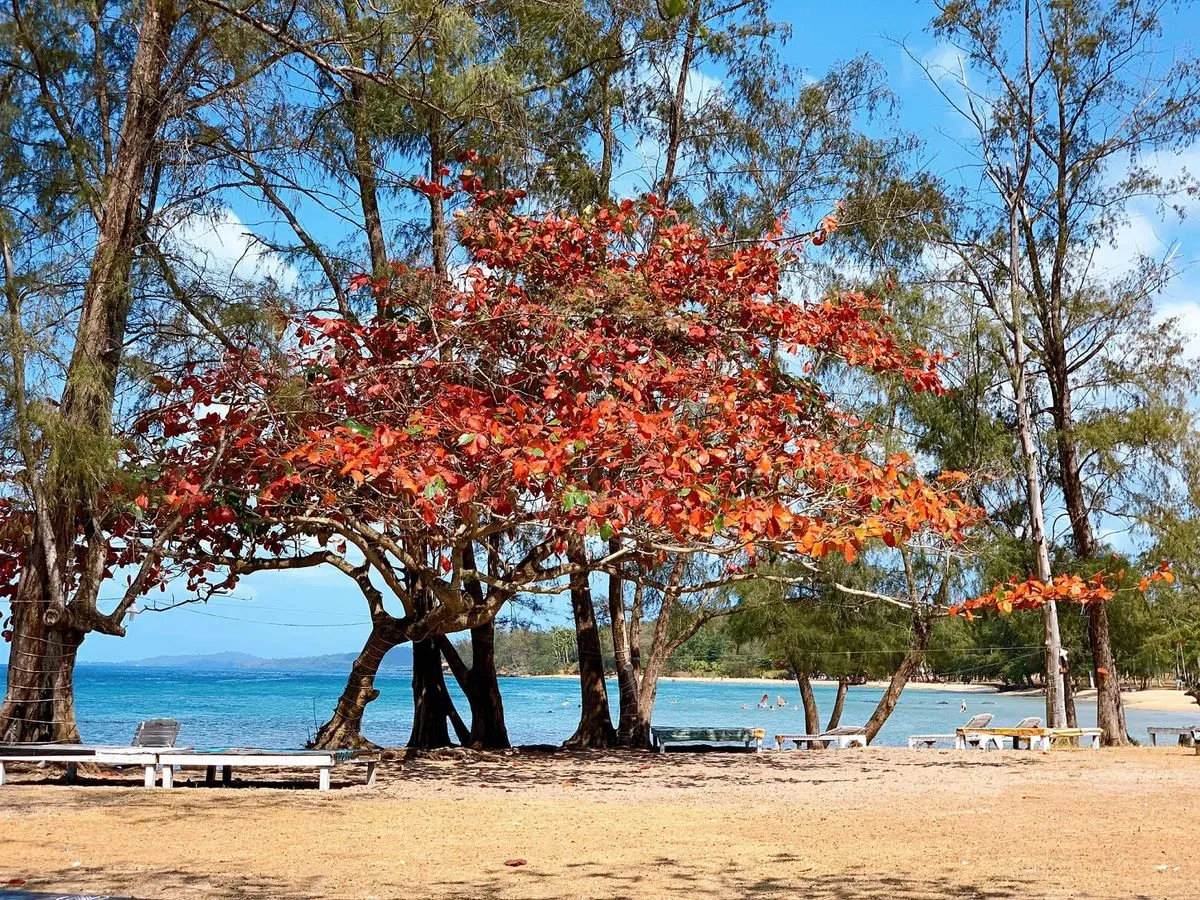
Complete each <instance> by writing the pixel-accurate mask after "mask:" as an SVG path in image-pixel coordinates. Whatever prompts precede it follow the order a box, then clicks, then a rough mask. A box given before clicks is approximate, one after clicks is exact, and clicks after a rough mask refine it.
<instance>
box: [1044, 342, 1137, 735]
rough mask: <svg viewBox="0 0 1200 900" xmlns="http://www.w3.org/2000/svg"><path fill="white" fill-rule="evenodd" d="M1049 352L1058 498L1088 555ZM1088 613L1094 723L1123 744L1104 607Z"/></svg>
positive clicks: (1075, 461) (1088, 526)
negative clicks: (1063, 505)
mask: <svg viewBox="0 0 1200 900" xmlns="http://www.w3.org/2000/svg"><path fill="white" fill-rule="evenodd" d="M1055 349H1056V348H1051V351H1052V353H1051V356H1050V360H1049V362H1050V368H1051V370H1052V371H1051V373H1050V382H1051V405H1052V410H1053V419H1054V430H1055V447H1056V450H1057V452H1058V468H1059V481H1060V482H1061V485H1062V491H1063V502H1064V504H1065V505H1066V507H1067V517H1068V518H1069V519H1070V521H1071V536H1072V540H1073V543H1074V544H1075V554H1076V556H1078V557H1079V558H1080V559H1081V560H1086V559H1093V558H1095V556H1096V555H1097V553H1098V551H1099V546H1098V545H1097V542H1096V535H1095V532H1094V531H1093V530H1092V522H1091V518H1090V517H1089V515H1088V503H1087V495H1086V493H1085V492H1084V487H1083V477H1082V475H1081V472H1080V466H1079V455H1078V452H1077V449H1076V446H1075V439H1074V435H1073V434H1072V432H1073V430H1074V412H1073V410H1072V405H1071V393H1070V391H1071V386H1070V379H1069V376H1068V374H1067V364H1066V359H1065V357H1064V356H1063V354H1062V353H1061V352H1060V353H1055V352H1053V351H1054V350H1055ZM1084 615H1085V616H1087V634H1088V643H1089V645H1090V649H1091V651H1092V674H1093V676H1094V677H1095V679H1096V725H1097V726H1098V727H1099V728H1100V740H1101V743H1102V744H1103V745H1104V746H1105V747H1114V746H1120V745H1124V744H1128V743H1129V742H1130V741H1129V732H1128V730H1127V729H1126V727H1125V709H1124V707H1123V706H1122V704H1121V680H1120V677H1119V676H1118V674H1117V663H1116V660H1115V659H1114V658H1113V653H1112V640H1111V638H1110V636H1109V631H1108V609H1107V608H1106V607H1105V605H1104V604H1103V603H1090V604H1088V606H1087V607H1086V608H1085V610H1084Z"/></svg>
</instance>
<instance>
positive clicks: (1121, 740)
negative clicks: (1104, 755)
mask: <svg viewBox="0 0 1200 900" xmlns="http://www.w3.org/2000/svg"><path fill="white" fill-rule="evenodd" d="M1087 631H1088V642H1089V643H1090V644H1091V648H1092V665H1093V672H1094V673H1095V677H1096V725H1097V727H1099V729H1100V742H1101V744H1103V745H1104V746H1105V747H1119V746H1122V745H1125V744H1128V743H1130V740H1129V730H1128V728H1126V725H1125V706H1124V704H1122V703H1121V681H1120V678H1119V677H1118V676H1117V662H1116V660H1115V659H1114V658H1113V654H1112V641H1111V640H1110V638H1109V633H1108V610H1107V609H1106V608H1105V606H1104V604H1103V603H1091V604H1089V605H1088V608H1087Z"/></svg>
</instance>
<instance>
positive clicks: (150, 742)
mask: <svg viewBox="0 0 1200 900" xmlns="http://www.w3.org/2000/svg"><path fill="white" fill-rule="evenodd" d="M178 736H179V723H178V722H176V721H175V720H174V719H147V720H146V721H144V722H139V723H138V726H137V728H136V729H134V732H133V740H132V741H131V742H130V744H129V746H128V747H121V746H113V745H106V744H0V784H4V781H5V771H4V764H5V763H6V762H8V763H12V762H25V763H62V764H63V765H65V766H66V770H67V781H68V782H73V781H74V780H75V774H76V769H77V767H78V766H79V763H81V762H82V763H95V764H97V765H103V766H112V767H113V768H116V769H124V768H128V767H132V766H138V767H140V768H141V769H142V770H143V775H144V782H143V783H144V784H145V785H146V787H153V786H154V770H155V768H156V766H157V765H158V756H157V754H156V753H155V748H162V747H174V746H175V739H176V738H177V737H178Z"/></svg>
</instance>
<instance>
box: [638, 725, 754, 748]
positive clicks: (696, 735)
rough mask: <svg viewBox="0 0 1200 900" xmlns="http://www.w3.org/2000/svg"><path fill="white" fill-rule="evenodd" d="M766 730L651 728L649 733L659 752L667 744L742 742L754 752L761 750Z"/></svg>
mask: <svg viewBox="0 0 1200 900" xmlns="http://www.w3.org/2000/svg"><path fill="white" fill-rule="evenodd" d="M766 734H767V733H766V732H765V731H763V730H762V729H761V728H651V729H650V735H651V737H652V738H653V741H654V747H655V749H657V750H658V752H659V753H666V752H667V744H742V745H743V746H744V747H746V748H749V747H750V746H751V745H753V746H754V752H755V753H758V752H761V751H762V744H763V738H764V737H766Z"/></svg>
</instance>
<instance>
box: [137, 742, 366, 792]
mask: <svg viewBox="0 0 1200 900" xmlns="http://www.w3.org/2000/svg"><path fill="white" fill-rule="evenodd" d="M349 762H360V763H364V764H365V765H366V767H367V786H368V787H372V786H374V784H375V768H376V766H377V765H378V763H379V756H378V754H374V753H361V752H358V751H354V750H259V749H254V748H239V747H225V748H216V749H211V750H163V751H160V752H159V753H158V763H159V765H161V766H162V773H163V774H162V786H163V787H164V788H171V787H174V771H173V767H174V766H179V767H181V768H186V767H189V766H203V767H204V769H205V770H206V777H205V782H206V783H208V784H212V783H213V782H214V781H215V780H216V770H217V769H220V770H221V783H222V784H229V782H230V781H231V779H232V777H233V769H234V767H235V766H236V767H240V768H245V767H252V768H259V769H316V770H318V780H317V786H318V788H319V789H320V790H322V791H327V790H329V786H330V777H331V772H332V770H333V767H334V766H336V765H339V764H341V763H349Z"/></svg>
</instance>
